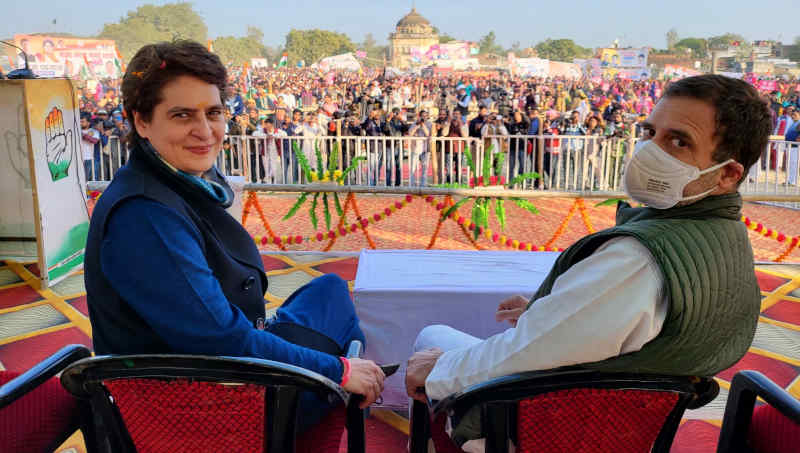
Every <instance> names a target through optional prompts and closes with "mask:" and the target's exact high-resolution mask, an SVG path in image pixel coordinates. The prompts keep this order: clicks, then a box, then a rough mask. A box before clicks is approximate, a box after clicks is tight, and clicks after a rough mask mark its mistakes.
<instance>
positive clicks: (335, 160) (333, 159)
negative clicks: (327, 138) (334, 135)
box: [328, 142, 339, 179]
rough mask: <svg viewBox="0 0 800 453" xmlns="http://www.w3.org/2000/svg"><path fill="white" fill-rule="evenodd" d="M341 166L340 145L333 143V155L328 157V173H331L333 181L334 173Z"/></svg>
mask: <svg viewBox="0 0 800 453" xmlns="http://www.w3.org/2000/svg"><path fill="white" fill-rule="evenodd" d="M338 166H339V144H338V143H336V142H333V146H332V147H331V155H330V156H328V171H330V172H331V179H333V172H334V171H335V170H336V167H338Z"/></svg>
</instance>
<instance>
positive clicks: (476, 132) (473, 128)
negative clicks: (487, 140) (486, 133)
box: [469, 105, 489, 138]
mask: <svg viewBox="0 0 800 453" xmlns="http://www.w3.org/2000/svg"><path fill="white" fill-rule="evenodd" d="M488 121H489V109H488V108H486V106H485V105H482V106H481V107H480V109H479V110H478V116H476V117H475V118H473V119H472V120H470V122H469V136H470V137H474V138H481V129H483V126H484V125H485V124H486V123H487V122H488Z"/></svg>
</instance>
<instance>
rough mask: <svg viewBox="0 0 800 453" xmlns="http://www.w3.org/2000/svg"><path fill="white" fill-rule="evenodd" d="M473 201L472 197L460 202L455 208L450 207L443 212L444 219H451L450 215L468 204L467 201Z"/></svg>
mask: <svg viewBox="0 0 800 453" xmlns="http://www.w3.org/2000/svg"><path fill="white" fill-rule="evenodd" d="M471 199H472V197H464V198H462V199H460V200H458V201H457V202H456V203H455V204H454V205H453V206H450V207H449V208H447V209H445V210H444V211H442V218H443V219H446V218H448V217H450V213H452V212H454V211H455V210H456V209H458V208H460V207H461V205H463V204H464V203H466V202H467V201H469V200H471Z"/></svg>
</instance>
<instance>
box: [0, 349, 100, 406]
mask: <svg viewBox="0 0 800 453" xmlns="http://www.w3.org/2000/svg"><path fill="white" fill-rule="evenodd" d="M91 355H92V353H91V351H89V349H88V348H86V347H85V346H83V345H78V344H71V345H68V346H64V347H63V348H61V349H59V350H58V351H57V352H56V353H55V354H53V355H51V356H50V357H48V358H46V359H44V360H43V361H41V362H39V363H37V364H36V365H35V366H34V367H33V368H31V369H29V370H28V371H26V372H24V373H22V374H21V375H19V376H17V377H16V378H14V379H12V380H10V381H8V382H7V383H6V384H5V385H3V386H2V387H0V409H3V408H4V407H6V406H8V405H10V404H11V403H13V402H14V401H16V400H17V399H19V398H20V397H22V396H23V395H25V394H27V393H29V392H30V391H32V390H33V389H35V388H36V387H38V386H39V385H41V384H43V383H44V382H45V381H47V380H48V379H50V378H52V377H53V376H55V375H56V374H58V373H60V372H61V371H63V370H64V369H65V368H67V366H69V365H70V364H72V363H73V362H77V361H78V360H81V359H84V358H86V357H90V356H91Z"/></svg>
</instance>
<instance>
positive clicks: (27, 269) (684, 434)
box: [0, 253, 800, 453]
mask: <svg viewBox="0 0 800 453" xmlns="http://www.w3.org/2000/svg"><path fill="white" fill-rule="evenodd" d="M263 262H264V267H265V269H266V270H267V274H268V275H269V278H270V285H269V291H270V292H269V293H268V294H267V296H266V302H267V305H266V306H267V307H268V308H269V309H274V308H276V307H277V306H278V305H279V304H280V303H281V301H283V300H284V299H285V298H286V297H287V296H288V295H289V294H291V292H292V291H294V289H296V288H297V287H299V286H301V285H303V284H304V283H306V282H308V281H309V280H311V279H312V278H314V277H316V276H319V275H322V274H326V273H336V274H338V275H340V276H341V277H342V278H344V279H345V280H347V281H349V282H350V284H351V288H352V282H353V280H354V279H355V274H356V269H357V266H358V258H357V257H356V256H353V255H352V254H342V253H288V254H276V253H272V254H269V253H267V254H264V255H263ZM36 273H38V269H37V267H36V265H35V264H30V263H17V262H2V261H0V369H9V370H25V369H27V368H29V367H31V366H33V365H34V364H35V363H37V362H39V361H40V360H42V359H43V358H45V357H46V356H48V355H49V354H51V353H53V352H55V351H56V350H57V349H59V348H60V347H61V346H63V345H65V344H69V343H82V344H85V345H87V346H91V326H90V324H89V320H88V317H87V309H86V300H85V293H84V288H83V275H82V274H81V273H77V274H74V275H72V276H70V277H68V278H67V279H66V280H64V281H62V282H61V283H59V284H58V285H55V286H54V287H52V288H50V289H47V290H36V289H34V288H33V287H32V286H31V285H30V284H29V283H30V282H31V281H33V279H35V275H36ZM756 273H757V275H758V279H759V283H760V285H761V289H762V307H761V308H762V315H761V318H760V322H759V326H758V330H757V332H756V338H755V341H754V342H753V346H752V348H751V349H750V351H749V352H748V354H747V355H746V356H745V357H744V358H743V359H742V360H741V362H739V363H738V364H737V365H736V366H734V367H733V368H731V369H729V370H726V371H724V372H723V373H720V374H719V376H717V378H718V380H719V382H720V386H721V388H722V391H721V393H720V396H719V397H718V398H717V399H716V400H715V401H714V402H712V403H711V404H709V405H708V406H705V407H703V408H701V409H699V410H696V411H691V412H687V414H686V419H685V420H684V423H683V425H682V426H681V428H680V430H679V432H678V438H677V440H676V443H675V445H674V447H673V449H672V451H673V452H681V453H684V452H712V451H714V449H715V445H716V439H717V437H718V433H719V426H720V422H721V419H722V413H723V410H724V406H725V399H726V396H727V389H728V388H729V382H730V379H731V377H732V376H733V374H735V372H736V371H738V370H740V369H756V370H759V371H761V372H763V373H764V374H766V375H767V376H768V377H769V378H770V379H772V380H773V381H775V382H777V383H778V385H780V386H782V387H784V388H786V389H788V391H789V392H791V393H792V394H793V395H795V396H798V397H800V379H798V377H800V265H787V264H783V265H782V264H765V265H758V266H757V267H756ZM407 429H408V427H407V422H406V421H405V420H403V419H400V417H399V416H397V415H394V414H393V413H387V412H380V411H373V414H372V417H371V418H370V419H369V421H368V426H367V437H368V451H376V452H377V451H380V452H401V451H405V445H406V444H405V441H406V434H407ZM59 451H60V452H63V453H67V452H69V453H76V452H83V451H84V449H83V445H82V441H81V439H80V437H79V435H76V436H73V438H71V439H70V440H69V441H67V442H66V443H65V444H64V446H63V447H62V448H61V449H60V450H59Z"/></svg>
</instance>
